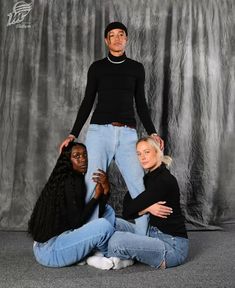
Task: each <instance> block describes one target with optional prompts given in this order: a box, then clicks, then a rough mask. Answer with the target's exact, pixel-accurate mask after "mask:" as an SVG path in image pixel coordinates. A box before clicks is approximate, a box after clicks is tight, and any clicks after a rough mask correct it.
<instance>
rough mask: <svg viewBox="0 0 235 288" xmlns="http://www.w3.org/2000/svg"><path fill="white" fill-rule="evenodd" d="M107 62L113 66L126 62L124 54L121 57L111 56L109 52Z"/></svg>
mask: <svg viewBox="0 0 235 288" xmlns="http://www.w3.org/2000/svg"><path fill="white" fill-rule="evenodd" d="M107 58H108V60H109V62H111V63H114V64H121V63H123V62H124V61H125V60H126V58H127V57H126V53H125V52H124V53H123V54H122V55H121V56H113V55H112V54H111V53H110V52H109V54H108V56H107Z"/></svg>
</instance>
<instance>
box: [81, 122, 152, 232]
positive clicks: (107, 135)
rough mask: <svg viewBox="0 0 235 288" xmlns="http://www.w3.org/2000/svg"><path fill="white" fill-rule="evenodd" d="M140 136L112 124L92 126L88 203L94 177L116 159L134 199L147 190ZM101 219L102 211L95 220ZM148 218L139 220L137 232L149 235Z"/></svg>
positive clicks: (87, 137)
mask: <svg viewBox="0 0 235 288" xmlns="http://www.w3.org/2000/svg"><path fill="white" fill-rule="evenodd" d="M136 141H137V133H136V130H135V129H132V128H129V127H127V126H124V127H116V126H112V125H111V124H105V125H97V124H90V126H89V129H88V132H87V136H86V147H87V151H88V171H87V173H86V177H85V180H86V187H87V198H86V201H87V202H88V201H89V200H90V199H91V197H92V195H93V193H94V188H95V183H94V182H93V181H92V174H93V173H94V172H95V171H96V170H97V169H98V168H100V169H102V170H104V171H106V170H107V168H108V166H109V164H110V163H111V161H112V159H114V160H115V163H116V164H117V166H118V168H119V170H120V172H121V174H122V176H123V178H124V180H125V183H126V185H127V188H128V190H129V192H130V195H131V197H132V198H135V197H136V196H138V195H139V194H140V193H141V192H143V191H144V190H145V188H144V183H143V176H144V171H143V169H142V167H141V166H140V163H139V161H138V158H137V155H136ZM97 217H98V209H96V211H95V212H94V213H93V215H92V217H91V219H95V218H97ZM147 226H148V217H147V216H146V215H144V216H142V217H140V218H138V219H137V220H136V230H135V233H137V234H141V235H146V232H147Z"/></svg>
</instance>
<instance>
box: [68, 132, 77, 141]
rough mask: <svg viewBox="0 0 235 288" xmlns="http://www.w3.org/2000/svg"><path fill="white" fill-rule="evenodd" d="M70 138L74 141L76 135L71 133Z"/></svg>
mask: <svg viewBox="0 0 235 288" xmlns="http://www.w3.org/2000/svg"><path fill="white" fill-rule="evenodd" d="M68 138H69V139H70V140H71V141H73V140H74V139H75V138H76V137H75V136H74V135H72V134H69V136H68Z"/></svg>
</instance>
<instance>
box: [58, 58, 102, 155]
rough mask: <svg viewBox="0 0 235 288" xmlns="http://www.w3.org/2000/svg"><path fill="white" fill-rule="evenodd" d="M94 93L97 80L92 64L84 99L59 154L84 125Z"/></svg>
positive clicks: (91, 105) (92, 102)
mask: <svg viewBox="0 0 235 288" xmlns="http://www.w3.org/2000/svg"><path fill="white" fill-rule="evenodd" d="M96 92H97V79H96V70H95V64H94V63H93V64H92V65H91V66H90V68H89V70H88V74H87V85H86V91H85V97H84V99H83V101H82V104H81V106H80V108H79V110H78V114H77V117H76V120H75V123H74V125H73V129H72V130H71V133H70V134H69V136H68V137H67V138H66V139H65V140H64V141H63V142H62V144H61V145H60V152H61V150H62V148H63V147H64V146H67V145H68V144H69V142H71V141H73V140H74V139H75V138H76V137H78V135H79V133H80V131H81V129H82V127H83V125H84V124H85V122H86V120H87V118H88V116H89V115H90V113H91V109H92V107H93V104H94V101H95V97H96Z"/></svg>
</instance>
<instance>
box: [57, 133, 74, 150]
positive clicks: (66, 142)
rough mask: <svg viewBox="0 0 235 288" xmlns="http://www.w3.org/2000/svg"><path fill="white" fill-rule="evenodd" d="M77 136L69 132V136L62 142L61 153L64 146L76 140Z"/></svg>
mask: <svg viewBox="0 0 235 288" xmlns="http://www.w3.org/2000/svg"><path fill="white" fill-rule="evenodd" d="M75 138H76V137H75V136H74V135H72V134H69V136H68V137H67V138H66V139H65V140H64V141H63V142H62V143H61V145H60V153H61V152H62V149H63V147H67V146H68V144H69V142H72V141H74V140H75Z"/></svg>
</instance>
